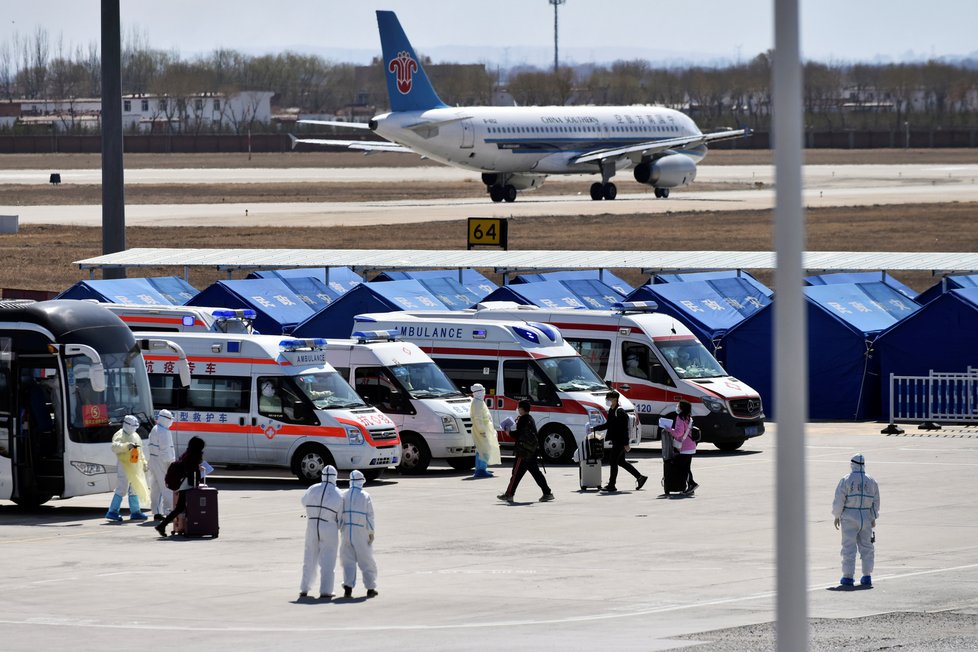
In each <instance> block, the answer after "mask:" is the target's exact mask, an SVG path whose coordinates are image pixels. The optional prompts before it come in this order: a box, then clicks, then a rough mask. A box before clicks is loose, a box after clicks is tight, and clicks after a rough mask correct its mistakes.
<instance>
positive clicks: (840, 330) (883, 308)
mask: <svg viewBox="0 0 978 652" xmlns="http://www.w3.org/2000/svg"><path fill="white" fill-rule="evenodd" d="M804 291H805V303H806V306H807V316H808V410H809V416H810V417H811V418H812V419H842V420H850V419H851V420H860V419H875V418H877V417H878V416H879V414H880V395H879V381H878V375H879V370H880V366H879V359H880V356H879V355H878V354H876V352H875V351H874V348H873V342H874V340H875V339H876V338H877V337H878V336H879V334H880V333H881V332H882V331H884V330H885V329H887V328H889V327H891V326H893V324H896V323H897V322H899V321H900V320H901V319H903V318H905V317H908V316H909V315H912V314H913V313H914V312H916V311H917V310H919V309H920V308H919V306H918V305H917V304H916V303H914V302H913V301H912V300H910V299H907V298H906V297H905V296H903V295H902V294H900V293H899V292H897V291H896V290H894V289H893V288H891V287H889V286H888V285H885V284H884V283H848V284H845V283H843V284H836V285H815V286H809V287H806V288H805V289H804ZM773 313H774V311H773V309H772V306H770V305H769V306H765V307H764V308H763V309H762V310H759V311H758V312H757V313H755V314H754V315H753V316H751V317H750V318H748V319H745V320H744V321H743V322H742V323H741V324H740V325H739V326H737V327H735V328H733V329H731V330H730V332H728V333H727V335H726V336H725V337H724V338H723V347H724V349H725V350H726V368H727V371H729V372H730V373H731V374H732V375H734V376H736V377H737V378H739V379H741V380H743V381H744V382H746V383H747V384H748V385H750V386H751V387H753V388H754V389H756V390H757V391H758V392H759V393H760V395H761V398H762V400H763V401H764V406H765V412H767V413H768V415H769V416H772V413H773V411H774V395H773V391H774V382H773V364H772V360H773V351H772V348H773V332H774V331H773V317H774V315H773ZM775 416H776V415H775Z"/></svg>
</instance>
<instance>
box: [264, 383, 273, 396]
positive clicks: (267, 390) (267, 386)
mask: <svg viewBox="0 0 978 652" xmlns="http://www.w3.org/2000/svg"><path fill="white" fill-rule="evenodd" d="M261 395H262V396H264V397H266V398H271V397H273V396H275V388H274V387H273V386H272V384H271V383H269V382H264V383H262V384H261Z"/></svg>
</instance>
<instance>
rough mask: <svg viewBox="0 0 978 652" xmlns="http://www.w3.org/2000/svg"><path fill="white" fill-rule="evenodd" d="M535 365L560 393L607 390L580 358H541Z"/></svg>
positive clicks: (592, 370)
mask: <svg viewBox="0 0 978 652" xmlns="http://www.w3.org/2000/svg"><path fill="white" fill-rule="evenodd" d="M537 364H538V365H540V368H541V369H543V373H545V374H547V378H549V379H550V381H551V382H552V383H553V384H554V386H555V387H556V388H557V389H558V390H559V391H561V392H590V391H594V390H602V389H608V386H607V385H606V384H605V383H604V381H603V380H601V377H600V376H598V374H596V373H595V372H594V369H591V367H589V366H588V365H587V363H586V362H584V359H583V358H581V357H580V356H570V357H566V358H543V359H542V360H537Z"/></svg>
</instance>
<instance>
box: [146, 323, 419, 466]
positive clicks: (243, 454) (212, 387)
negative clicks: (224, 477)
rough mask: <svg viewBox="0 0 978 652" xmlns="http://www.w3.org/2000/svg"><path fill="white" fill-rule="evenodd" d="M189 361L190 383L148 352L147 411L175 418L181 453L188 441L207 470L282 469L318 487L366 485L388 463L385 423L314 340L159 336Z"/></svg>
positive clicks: (391, 456)
mask: <svg viewBox="0 0 978 652" xmlns="http://www.w3.org/2000/svg"><path fill="white" fill-rule="evenodd" d="M167 339H169V340H172V341H173V342H175V343H176V344H178V345H179V346H180V347H181V348H182V349H183V350H184V351H185V352H186V355H187V359H188V361H189V364H190V372H191V381H190V386H189V387H186V388H183V387H180V384H179V382H178V380H177V377H176V371H175V363H176V356H173V355H161V354H147V355H145V356H144V357H145V360H146V371H147V372H148V374H149V381H150V387H151V389H152V394H153V405H154V407H155V408H156V409H160V408H167V409H169V410H171V411H172V412H173V414H174V417H175V418H176V421H175V423H174V424H173V434H174V444H175V445H176V448H177V452H178V453H180V452H182V451H183V450H184V448H186V445H187V442H188V441H189V440H190V438H191V437H193V436H195V435H196V436H198V437H201V438H202V439H204V441H205V442H206V443H207V448H206V451H205V458H206V459H207V461H208V462H210V463H211V464H220V465H239V464H240V465H254V466H274V467H282V468H287V469H290V470H291V471H292V473H294V474H295V475H296V477H298V478H299V480H300V481H302V482H304V483H306V484H311V483H313V482H319V479H320V475H321V472H322V469H323V467H324V466H326V465H327V464H332V465H333V466H335V467H336V468H337V469H338V470H340V471H350V470H353V469H359V470H361V471H362V472H363V474H364V476H366V477H367V479H368V480H373V479H376V478H378V477H379V476H380V474H381V473H382V472H383V470H384V469H386V468H387V467H388V466H392V465H397V463H398V462H399V459H400V453H401V445H400V444H401V443H400V440H399V438H398V434H397V428H396V427H395V425H394V422H393V421H391V420H390V419H389V418H388V417H387V416H385V415H384V414H383V413H382V412H380V411H379V410H378V409H377V408H375V407H371V406H369V405H367V404H366V403H364V402H363V400H362V399H361V398H360V397H359V396H358V395H357V393H356V392H355V391H354V390H353V388H352V387H350V385H349V384H348V383H347V382H346V381H345V380H344V379H343V378H342V376H340V374H338V373H337V372H336V370H335V369H334V368H333V367H332V366H330V364H329V363H328V362H327V361H326V344H325V341H323V340H300V339H294V338H288V337H282V336H275V335H247V334H240V335H238V334H224V333H168V334H167Z"/></svg>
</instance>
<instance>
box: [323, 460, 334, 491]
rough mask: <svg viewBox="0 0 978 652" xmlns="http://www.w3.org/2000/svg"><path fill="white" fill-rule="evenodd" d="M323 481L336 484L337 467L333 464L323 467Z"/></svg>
mask: <svg viewBox="0 0 978 652" xmlns="http://www.w3.org/2000/svg"><path fill="white" fill-rule="evenodd" d="M323 482H325V483H326V484H331V485H333V486H334V487H335V486H336V467H335V466H333V465H332V464H327V465H326V466H324V467H323Z"/></svg>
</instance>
